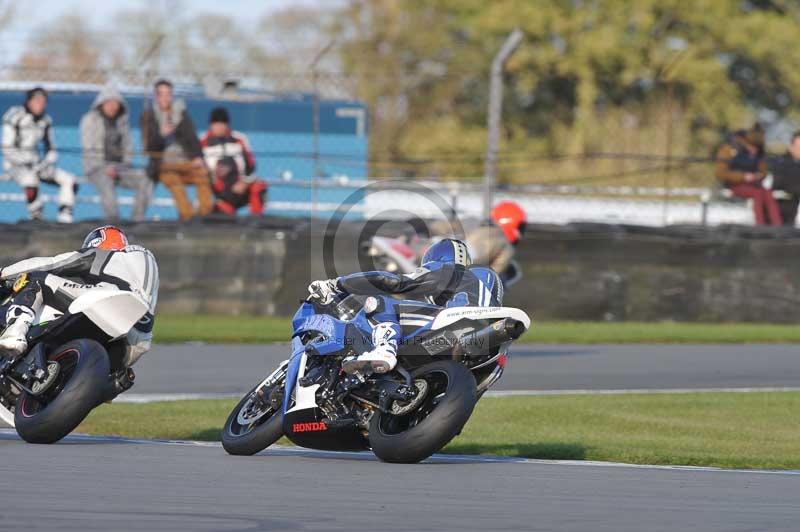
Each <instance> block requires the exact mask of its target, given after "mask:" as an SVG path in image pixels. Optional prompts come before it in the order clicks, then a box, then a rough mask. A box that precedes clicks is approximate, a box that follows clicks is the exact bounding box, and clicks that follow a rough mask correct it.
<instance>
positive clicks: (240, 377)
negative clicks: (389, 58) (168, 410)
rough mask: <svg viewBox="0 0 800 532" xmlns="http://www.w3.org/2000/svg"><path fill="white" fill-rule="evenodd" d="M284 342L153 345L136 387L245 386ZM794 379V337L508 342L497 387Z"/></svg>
mask: <svg viewBox="0 0 800 532" xmlns="http://www.w3.org/2000/svg"><path fill="white" fill-rule="evenodd" d="M288 351H289V349H288V346H287V345H195V344H183V345H160V346H156V347H155V348H154V349H153V350H152V351H151V352H150V353H148V354H147V355H145V356H144V357H143V358H142V360H141V361H140V362H139V363H138V364H137V365H136V368H135V369H136V373H137V380H136V385H135V386H134V388H133V389H132V390H131V392H132V393H136V394H142V393H144V394H150V393H201V394H204V393H208V394H233V393H244V392H246V391H248V390H249V389H250V388H251V387H253V386H254V385H255V384H257V383H258V382H259V381H260V380H261V379H262V378H263V377H265V376H266V375H267V374H268V373H269V372H270V371H272V369H274V368H275V366H276V365H277V364H278V362H280V361H281V360H283V359H285V358H286V357H287V356H288ZM798 386H800V349H798V347H797V346H793V345H702V346H692V345H599V346H587V345H566V346H551V345H522V346H515V347H514V350H513V351H512V358H511V361H510V363H509V367H508V370H507V371H506V373H505V375H503V378H502V379H501V380H500V381H499V382H498V383H497V385H496V386H495V388H494V389H497V390H618V389H673V388H679V389H686V388H705V389H707V388H746V387H798Z"/></svg>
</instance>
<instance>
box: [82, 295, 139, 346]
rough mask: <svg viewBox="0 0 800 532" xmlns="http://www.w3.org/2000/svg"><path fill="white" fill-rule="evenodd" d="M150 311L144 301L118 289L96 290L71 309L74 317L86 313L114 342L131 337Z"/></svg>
mask: <svg viewBox="0 0 800 532" xmlns="http://www.w3.org/2000/svg"><path fill="white" fill-rule="evenodd" d="M148 309H149V305H148V304H147V302H146V301H145V300H144V299H142V298H141V297H139V296H137V295H136V294H134V293H133V292H128V291H126V290H120V289H118V288H116V287H103V288H95V289H92V290H90V291H88V292H86V293H85V294H83V295H82V296H80V297H78V298H77V299H76V300H75V301H73V302H72V304H71V305H70V306H69V312H70V313H71V314H77V313H79V312H82V313H83V314H84V315H85V316H86V317H87V318H89V319H90V320H92V322H93V323H94V324H95V325H97V326H98V327H100V329H101V330H102V331H103V332H104V333H106V334H107V335H109V336H110V337H112V338H119V337H122V336H124V335H126V334H128V331H130V330H131V329H132V328H133V326H134V325H136V322H137V321H139V320H140V319H141V318H142V316H144V315H145V314H146V313H147V311H148Z"/></svg>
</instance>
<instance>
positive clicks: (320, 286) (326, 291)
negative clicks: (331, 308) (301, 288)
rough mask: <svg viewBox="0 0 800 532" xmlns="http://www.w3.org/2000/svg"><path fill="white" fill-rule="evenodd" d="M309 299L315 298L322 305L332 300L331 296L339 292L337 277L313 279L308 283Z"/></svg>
mask: <svg viewBox="0 0 800 532" xmlns="http://www.w3.org/2000/svg"><path fill="white" fill-rule="evenodd" d="M308 293H309V294H310V296H309V299H316V300H317V301H319V302H320V303H322V304H323V305H327V304H328V303H330V302H331V301H332V300H333V296H335V295H336V294H338V293H339V283H338V279H325V280H322V281H314V282H313V283H311V284H310V285H308Z"/></svg>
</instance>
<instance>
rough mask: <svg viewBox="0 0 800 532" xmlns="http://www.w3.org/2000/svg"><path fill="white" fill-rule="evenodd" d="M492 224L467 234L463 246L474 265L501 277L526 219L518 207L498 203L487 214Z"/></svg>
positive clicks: (509, 261)
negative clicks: (465, 246)
mask: <svg viewBox="0 0 800 532" xmlns="http://www.w3.org/2000/svg"><path fill="white" fill-rule="evenodd" d="M491 218H492V222H493V223H492V224H487V225H480V226H478V227H476V228H474V229H472V230H471V231H467V238H466V240H467V245H468V246H469V249H470V252H471V253H472V257H473V260H474V261H475V264H480V265H481V266H489V267H490V268H491V269H493V270H494V271H496V272H497V273H499V274H500V275H501V276H502V274H503V272H505V271H506V270H507V269H508V267H509V265H510V264H511V259H513V258H514V252H515V250H516V247H517V244H519V241H520V238H521V237H522V235H523V233H524V232H525V225H526V224H527V217H526V216H525V211H524V210H522V207H520V206H519V204H518V203H516V202H513V201H501V202H500V203H498V204H497V205H495V206H494V208H493V209H492V213H491Z"/></svg>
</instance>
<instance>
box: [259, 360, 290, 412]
mask: <svg viewBox="0 0 800 532" xmlns="http://www.w3.org/2000/svg"><path fill="white" fill-rule="evenodd" d="M289 360H290V359H288V358H287V359H286V360H284V361H283V362H281V363H280V364H278V367H277V368H276V369H275V371H273V372H272V373H270V374H269V375H268V376H267V378H266V379H264V380H263V381H261V384H259V385H258V386H256V390H255V395H256V397H258V398H259V399H260V400H261V401H264V402H266V401H268V400H269V397H268V396H267V395H266V390H267V389H269V388H271V387H272V386H274V385H276V384H278V383H279V382H281V381H285V380H286V374H287V373H288V371H289Z"/></svg>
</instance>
